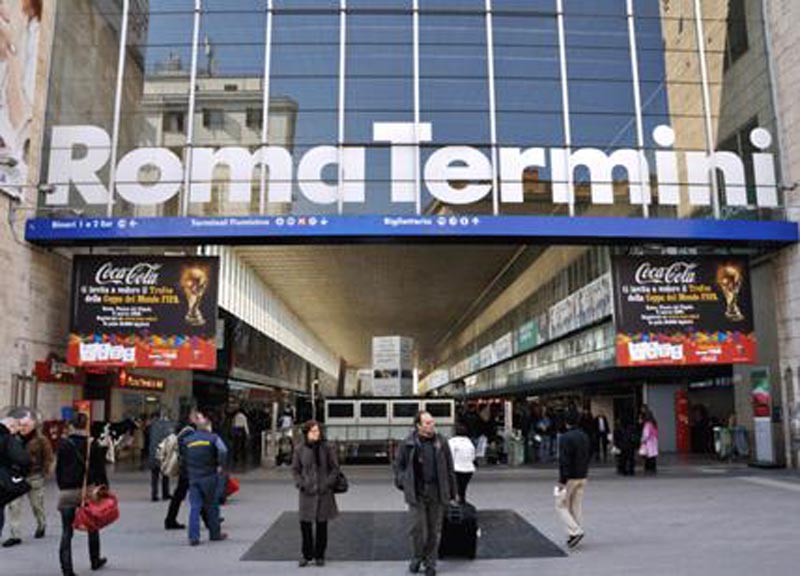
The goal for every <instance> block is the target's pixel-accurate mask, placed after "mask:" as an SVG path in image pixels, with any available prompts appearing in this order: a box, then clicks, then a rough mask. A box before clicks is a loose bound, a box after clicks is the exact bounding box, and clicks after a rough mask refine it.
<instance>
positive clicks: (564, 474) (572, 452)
mask: <svg viewBox="0 0 800 576" xmlns="http://www.w3.org/2000/svg"><path fill="white" fill-rule="evenodd" d="M565 424H566V427H567V431H566V432H565V433H564V434H562V435H561V438H560V439H559V446H558V468H559V478H558V486H556V492H555V497H556V511H557V512H558V515H559V517H560V518H561V521H562V522H563V523H564V526H565V527H566V529H567V534H568V536H569V537H568V539H567V546H569V547H570V548H574V547H575V546H577V545H578V542H580V541H581V540H582V539H583V534H584V532H583V513H582V505H583V492H584V489H585V487H586V477H587V476H588V473H589V459H590V458H591V453H592V448H591V443H590V440H589V437H588V436H587V435H586V433H585V432H584V431H583V430H581V429H580V428H578V416H577V414H575V413H567V418H566V422H565Z"/></svg>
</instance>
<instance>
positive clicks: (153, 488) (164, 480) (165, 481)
mask: <svg viewBox="0 0 800 576" xmlns="http://www.w3.org/2000/svg"><path fill="white" fill-rule="evenodd" d="M159 476H160V477H161V498H162V499H164V500H168V499H169V476H164V475H163V474H161V469H160V468H151V469H150V497H151V498H152V499H153V500H158V478H159Z"/></svg>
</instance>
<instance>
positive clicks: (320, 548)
mask: <svg viewBox="0 0 800 576" xmlns="http://www.w3.org/2000/svg"><path fill="white" fill-rule="evenodd" d="M292 475H293V476H294V483H295V486H297V489H298V490H299V491H300V494H299V499H300V530H301V532H302V534H303V550H302V558H300V562H299V565H300V567H301V568H302V567H303V566H308V565H309V564H310V563H311V561H312V560H313V561H314V563H315V564H316V565H317V566H324V565H325V549H326V548H327V544H328V521H329V520H332V519H334V518H335V517H336V516H337V515H338V514H339V511H338V509H337V507H336V497H335V495H334V491H336V492H341V491H343V490H344V489H346V488H344V489H343V487H342V486H341V484H342V483H343V479H340V475H341V473H340V470H339V461H338V459H337V457H336V450H335V449H334V447H333V446H330V445H329V444H328V443H327V442H325V440H324V438H323V437H322V429H321V428H320V425H319V423H318V422H317V421H316V420H309V421H308V422H306V423H305V424H303V442H302V444H300V446H298V447H297V448H296V449H295V450H294V457H293V459H292ZM314 524H316V534H314V533H313V525H314Z"/></svg>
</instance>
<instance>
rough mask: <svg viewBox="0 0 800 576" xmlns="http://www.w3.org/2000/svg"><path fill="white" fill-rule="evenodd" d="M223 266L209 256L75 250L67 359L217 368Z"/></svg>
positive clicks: (96, 364) (89, 362) (80, 362)
mask: <svg viewBox="0 0 800 576" xmlns="http://www.w3.org/2000/svg"><path fill="white" fill-rule="evenodd" d="M218 268H219V262H218V260H217V259H216V258H206V257H189V258H175V257H172V258H170V257H161V256H76V257H75V260H74V263H73V273H72V314H71V323H70V338H69V344H68V347H67V361H68V363H69V364H70V365H72V366H91V367H111V366H124V367H140V368H171V369H197V370H213V369H214V368H215V367H216V358H217V350H216V342H215V338H216V321H217V285H218V281H217V275H218Z"/></svg>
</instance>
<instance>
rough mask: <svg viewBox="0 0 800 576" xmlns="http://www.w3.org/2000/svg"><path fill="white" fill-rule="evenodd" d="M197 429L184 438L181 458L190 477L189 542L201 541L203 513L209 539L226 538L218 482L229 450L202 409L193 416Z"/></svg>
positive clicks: (193, 543) (196, 543)
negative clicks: (223, 530)
mask: <svg viewBox="0 0 800 576" xmlns="http://www.w3.org/2000/svg"><path fill="white" fill-rule="evenodd" d="M191 420H192V423H193V424H194V426H195V431H194V432H191V433H189V434H187V435H186V436H185V437H184V438H182V440H181V446H180V453H181V461H182V462H183V463H184V465H185V466H186V471H187V474H188V476H189V506H190V511H189V544H191V545H192V546H197V545H198V544H199V543H200V513H201V511H203V512H204V513H205V515H206V518H207V520H208V532H209V540H211V541H217V540H225V539H226V538H227V537H228V535H227V534H224V533H222V532H221V530H220V521H219V499H218V490H219V487H218V483H219V481H220V480H219V479H220V477H221V473H222V470H223V468H224V466H225V461H226V459H227V456H228V449H227V448H226V447H225V443H224V442H223V441H222V439H221V438H220V437H219V436H217V435H216V434H215V433H214V432H212V431H211V421H210V420H209V418H208V417H207V416H206V414H204V413H203V412H202V411H201V410H198V409H195V410H193V411H192V415H191Z"/></svg>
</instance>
